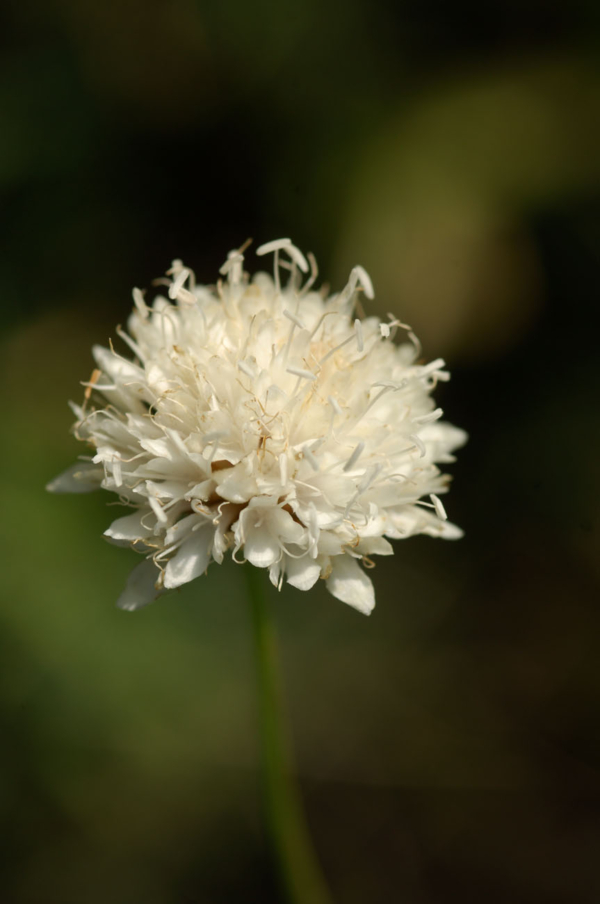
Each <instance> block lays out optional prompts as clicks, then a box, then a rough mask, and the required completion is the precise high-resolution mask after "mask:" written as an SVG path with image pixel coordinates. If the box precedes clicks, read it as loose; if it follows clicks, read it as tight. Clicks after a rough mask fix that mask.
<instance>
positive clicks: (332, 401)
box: [327, 396, 344, 417]
mask: <svg viewBox="0 0 600 904" xmlns="http://www.w3.org/2000/svg"><path fill="white" fill-rule="evenodd" d="M327 401H328V402H329V404H330V405H331V407H332V408H333V410H334V412H335V413H336V414H337V415H338V417H341V415H342V414H343V413H344V412H343V411H342V409H341V408H340V406H339V404H338V402H337V401H336V400H335V399H334V398H333V396H327Z"/></svg>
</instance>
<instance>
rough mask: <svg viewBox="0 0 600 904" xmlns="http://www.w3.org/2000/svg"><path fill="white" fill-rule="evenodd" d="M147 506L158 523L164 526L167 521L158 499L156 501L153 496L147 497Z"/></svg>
mask: <svg viewBox="0 0 600 904" xmlns="http://www.w3.org/2000/svg"><path fill="white" fill-rule="evenodd" d="M148 504H149V506H150V508H151V509H152V511H153V512H154V514H155V515H156V518H157V520H158V521H160V522H161V524H164V523H165V522H166V521H167V516H166V515H165V513H164V512H163V510H162V506H161V504H160V502H159V501H158V499H156V497H155V496H148Z"/></svg>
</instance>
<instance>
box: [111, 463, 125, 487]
mask: <svg viewBox="0 0 600 904" xmlns="http://www.w3.org/2000/svg"><path fill="white" fill-rule="evenodd" d="M113 477H114V479H115V486H117V487H120V486H123V469H122V468H121V462H120V460H119V459H118V458H113Z"/></svg>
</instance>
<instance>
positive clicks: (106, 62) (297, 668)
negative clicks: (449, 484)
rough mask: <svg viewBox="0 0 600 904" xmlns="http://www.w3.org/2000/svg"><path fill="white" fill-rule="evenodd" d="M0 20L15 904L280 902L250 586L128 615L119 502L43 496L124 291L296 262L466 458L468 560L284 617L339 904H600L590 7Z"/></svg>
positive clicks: (225, 4) (453, 549)
mask: <svg viewBox="0 0 600 904" xmlns="http://www.w3.org/2000/svg"><path fill="white" fill-rule="evenodd" d="M0 15H1V22H0V26H1V27H0V73H1V78H0V205H1V213H0V230H1V239H0V268H1V272H2V292H1V301H0V304H1V306H2V338H1V354H0V370H1V379H2V386H3V389H4V402H3V411H2V431H3V437H2V442H1V446H0V449H1V453H0V454H1V455H2V458H3V465H2V468H1V469H0V482H1V496H0V498H1V504H2V510H3V517H2V519H1V521H0V538H1V543H2V546H1V549H2V562H3V566H2V580H1V584H0V587H1V590H0V594H1V597H2V603H1V607H0V654H1V655H0V736H1V741H0V767H1V768H0V820H1V827H2V844H1V846H0V864H1V868H0V872H1V878H0V899H1V900H2V901H3V902H4V901H6V902H10V904H105V902H107V901H109V902H111V904H142V902H143V904H205V902H206V904H221V902H254V901H260V902H266V904H268V902H271V901H273V902H275V901H277V893H276V889H275V887H274V884H273V879H272V875H271V871H270V867H269V862H268V857H267V852H266V846H265V842H264V835H263V830H262V826H261V818H260V800H259V794H258V787H257V774H258V746H257V736H256V702H255V687H254V670H253V667H254V664H253V656H252V646H251V636H250V625H249V616H248V611H247V604H246V601H245V599H244V587H243V574H242V572H241V571H240V569H238V568H236V567H235V566H233V565H232V566H231V567H230V566H229V565H227V566H226V567H225V566H224V567H221V568H218V567H216V566H213V567H212V568H211V570H210V572H209V574H208V577H206V578H204V579H202V580H199V581H196V582H195V583H193V584H192V585H188V586H187V587H185V588H184V589H183V590H182V592H180V593H176V594H172V595H170V596H168V597H166V598H165V599H164V600H161V601H160V603H158V604H156V605H155V606H152V607H149V608H148V609H145V610H144V611H143V612H140V613H138V614H136V615H134V616H132V615H129V614H127V613H122V612H118V611H117V610H116V609H115V608H114V601H115V599H116V597H117V596H118V594H119V592H120V589H121V587H122V585H123V583H124V581H125V578H126V575H127V573H128V571H129V570H130V568H131V567H132V565H133V564H135V563H136V562H137V561H138V560H137V558H136V556H135V555H134V554H133V553H131V554H130V553H128V552H126V551H124V550H120V549H116V548H114V547H111V546H109V545H108V544H106V543H105V542H104V541H103V540H102V539H101V538H100V535H101V533H102V531H103V530H104V529H105V527H106V526H107V525H108V523H109V522H110V520H112V518H113V517H115V515H114V510H113V511H112V512H111V510H110V509H107V508H106V502H107V500H106V499H104V498H102V497H101V495H100V494H98V495H92V496H83V497H52V496H49V495H47V494H46V493H45V492H44V485H45V483H46V482H47V481H48V480H49V479H50V478H52V477H53V476H54V475H55V474H57V473H58V472H60V471H62V470H63V469H64V468H66V467H67V466H68V465H69V464H70V463H71V462H72V461H73V459H74V458H75V455H76V454H78V453H79V451H80V450H79V449H78V447H77V444H76V442H75V440H74V439H73V437H72V436H70V435H69V427H70V424H71V421H72V417H71V413H70V412H69V410H68V408H67V404H66V403H67V400H68V399H74V400H76V401H80V400H81V397H82V392H83V390H82V387H81V386H80V381H81V380H85V379H87V378H88V377H89V374H90V372H91V369H92V359H91V354H90V347H91V345H92V343H93V342H101V343H104V344H106V343H107V341H108V338H109V336H111V335H114V331H115V325H116V324H117V323H123V322H124V321H125V319H126V317H127V315H128V312H129V310H130V306H131V295H130V292H131V287H132V286H134V285H136V286H141V287H144V286H149V285H150V283H151V280H152V279H153V278H154V277H156V276H159V275H161V274H162V273H163V272H164V270H166V269H167V267H168V266H169V264H170V261H171V259H172V258H174V257H182V258H183V259H184V261H185V262H186V263H187V264H189V265H190V266H192V267H193V268H194V269H195V270H196V272H197V274H198V278H199V280H200V281H203V282H209V283H210V282H213V281H214V280H215V277H216V270H217V268H218V266H219V265H220V263H221V262H222V261H223V259H224V257H225V254H226V252H227V251H228V250H229V249H230V248H233V247H237V246H239V245H240V244H241V243H242V242H243V241H244V240H245V239H246V238H247V237H248V236H252V237H253V238H254V240H255V242H256V243H261V242H265V241H268V240H270V239H272V238H277V237H280V236H282V235H289V236H291V237H292V239H293V241H294V242H295V243H296V244H297V245H299V247H301V248H302V249H304V250H305V251H307V250H312V251H313V252H314V253H315V254H316V256H317V259H318V261H319V264H320V266H321V273H322V275H323V278H324V279H327V280H330V281H331V284H332V286H333V287H334V288H341V286H342V285H343V284H344V283H345V280H346V275H347V273H348V270H349V268H350V267H351V266H353V265H354V264H356V263H360V264H362V265H363V266H364V267H365V268H366V269H367V270H368V271H369V273H370V275H371V277H372V279H373V282H374V284H375V289H376V295H377V297H376V300H375V302H374V307H375V309H376V310H377V312H379V313H382V314H385V313H386V312H388V311H391V312H394V314H396V315H398V316H400V317H401V318H402V319H403V320H404V321H405V322H408V323H410V324H411V325H412V327H413V329H414V330H415V331H416V332H417V334H418V335H419V336H420V338H421V339H422V341H423V346H424V354H425V355H426V357H427V358H429V359H432V358H434V357H437V356H443V357H445V358H446V359H447V361H448V365H449V367H450V369H451V370H452V373H453V379H452V382H451V383H450V385H449V386H448V387H441V389H442V391H441V392H439V393H438V399H439V401H440V403H441V404H442V405H443V407H444V408H445V410H446V415H447V417H448V419H449V420H451V421H453V422H454V423H456V424H459V425H460V426H462V427H465V428H466V429H467V430H468V432H469V433H470V435H471V440H470V443H469V445H468V446H467V447H466V448H465V449H464V450H462V451H461V452H460V454H459V461H458V463H457V464H456V465H455V466H453V468H452V471H453V473H454V485H453V490H452V493H451V494H450V496H449V497H448V498H447V508H448V511H449V514H450V517H451V519H452V520H453V521H455V522H457V523H458V524H460V525H462V526H463V527H464V529H465V531H466V537H465V539H464V540H462V541H461V542H460V543H456V544H450V543H448V544H445V543H442V542H434V541H432V540H431V539H428V538H416V539H411V540H408V541H407V542H406V543H398V544H396V556H395V557H394V558H393V559H382V560H380V562H379V563H378V565H377V569H376V573H375V575H374V578H375V583H376V588H377V597H378V604H377V608H376V610H375V612H374V614H373V615H372V616H371V618H370V619H366V618H364V617H363V616H360V615H358V614H357V613H356V612H354V611H352V610H351V609H349V608H347V607H345V606H344V605H343V604H341V603H338V602H337V601H335V600H334V599H332V598H331V597H329V596H328V595H327V594H326V593H325V591H324V590H323V589H316V590H315V591H313V592H311V593H310V594H302V593H300V592H296V591H294V590H293V589H291V588H288V589H287V590H284V591H283V592H282V593H281V594H280V595H279V596H278V595H277V594H276V593H275V592H273V594H272V600H271V603H272V608H273V612H274V616H275V619H276V622H277V627H278V631H279V635H280V642H281V651H282V658H283V663H284V669H285V677H286V684H287V691H288V698H289V705H290V710H291V719H292V724H293V733H294V739H295V746H296V751H297V761H298V771H299V775H300V780H301V783H302V790H303V794H304V798H305V802H306V807H307V811H308V818H309V821H310V825H311V829H312V833H313V836H314V840H315V844H316V847H317V849H318V851H319V855H320V857H321V859H322V863H323V867H324V870H325V873H326V875H327V878H328V881H329V883H330V886H331V888H332V891H333V895H334V898H335V901H336V904H363V902H366V901H368V902H370V904H389V902H396V901H398V902H403V904H445V902H450V901H454V900H460V901H461V902H464V904H470V902H473V904H480V902H483V901H485V902H492V904H494V902H498V904H503V902H508V901H510V902H511V904H519V902H548V904H587V902H589V904H592V902H594V904H595V902H597V901H598V900H599V896H600V874H599V872H598V868H597V863H598V858H599V857H600V772H599V769H600V734H599V725H600V720H599V707H600V693H599V691H600V667H599V665H598V639H599V632H600V594H599V583H600V556H599V555H598V519H599V514H600V511H599V510H600V501H599V500H600V477H599V469H598V465H597V458H598V448H599V444H600V421H599V417H598V364H597V354H596V350H597V344H598V332H597V326H596V324H597V319H596V317H595V316H594V315H595V313H596V309H597V306H598V298H599V288H600V286H599V282H600V280H599V274H600V220H599V217H598V214H599V211H600V203H599V202H600V128H599V127H598V115H597V113H598V101H599V96H600V92H599V81H600V75H599V68H598V49H599V34H600V29H599V24H600V22H599V20H600V7H599V6H598V4H597V3H594V2H592V0H589V2H586V0H571V2H569V3H566V2H562V3H552V2H542V0H520V2H518V3H517V2H515V0H491V2H489V3H488V4H485V5H482V4H481V3H472V2H469V0H457V2H455V3H452V4H447V3H444V2H442V0H429V2H423V0H421V2H417V0H399V2H396V3H391V2H390V3H385V2H381V0H351V2H340V0H330V2H325V3H320V2H317V0H299V2H297V3H295V4H290V5H289V6H286V5H284V6H275V5H273V4H271V3H269V2H266V0H256V2H246V3H243V2H240V0H221V2H217V0H171V2H165V0H143V2H142V0H121V2H120V3H115V2H102V3H101V2H99V0H98V2H94V0H91V2H81V0H44V2H42V0H21V2H20V3H18V4H17V3H10V4H8V5H7V6H5V7H4V9H3V11H2V13H1V14H0ZM255 247H256V245H255ZM249 262H250V266H251V267H254V266H255V261H254V259H253V255H252V253H251V252H250V254H249Z"/></svg>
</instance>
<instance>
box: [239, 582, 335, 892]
mask: <svg viewBox="0 0 600 904" xmlns="http://www.w3.org/2000/svg"><path fill="white" fill-rule="evenodd" d="M244 571H245V572H246V575H247V580H248V593H249V596H250V602H251V608H252V623H253V628H254V642H255V647H256V659H257V669H258V695H259V713H260V733H261V744H262V760H263V763H262V767H263V768H262V781H263V790H264V799H265V810H266V822H267V831H268V835H269V841H270V845H271V850H272V855H273V858H274V860H275V864H276V868H277V871H278V873H279V879H280V882H281V885H282V889H283V892H284V895H285V899H286V900H287V901H288V902H289V904H331V898H330V895H329V891H328V889H327V886H326V885H325V881H324V879H323V876H322V874H321V868H320V866H319V863H318V861H317V858H316V856H315V853H314V850H313V846H312V842H311V839H310V833H309V831H308V827H307V825H306V820H305V816H304V812H303V808H302V803H301V800H300V793H299V789H298V786H297V783H296V781H295V780H294V777H293V773H292V755H291V746H290V742H289V739H288V734H287V731H286V726H285V723H284V719H283V700H282V693H281V685H280V678H279V664H278V658H277V646H276V639H275V632H274V629H273V625H272V623H271V620H270V618H269V613H268V608H267V601H266V599H265V594H264V590H263V585H264V580H265V577H266V575H265V574H263V573H261V570H260V569H258V568H255V567H254V566H252V565H249V564H246V565H245V566H244Z"/></svg>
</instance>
